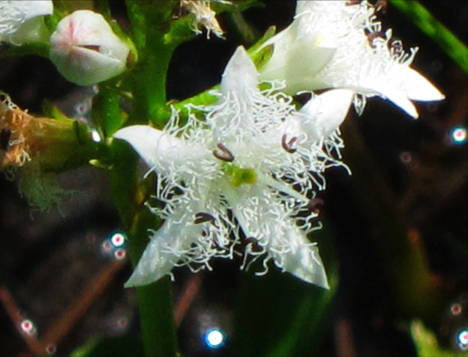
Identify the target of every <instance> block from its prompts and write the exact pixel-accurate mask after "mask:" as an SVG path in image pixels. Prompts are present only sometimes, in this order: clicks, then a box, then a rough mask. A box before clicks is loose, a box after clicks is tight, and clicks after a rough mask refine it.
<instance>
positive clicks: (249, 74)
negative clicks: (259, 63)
mask: <svg viewBox="0 0 468 357" xmlns="http://www.w3.org/2000/svg"><path fill="white" fill-rule="evenodd" d="M257 86H258V72H257V69H256V68H255V64H254V63H253V62H252V60H251V59H250V57H249V55H248V54H247V52H246V51H245V48H244V47H242V46H239V47H237V49H236V51H235V52H234V54H233V55H232V57H231V59H230V60H229V62H228V64H227V66H226V69H225V70H224V73H223V77H222V81H221V92H222V93H223V94H227V93H229V92H237V93H239V94H242V93H243V92H245V91H246V90H247V89H251V90H257Z"/></svg>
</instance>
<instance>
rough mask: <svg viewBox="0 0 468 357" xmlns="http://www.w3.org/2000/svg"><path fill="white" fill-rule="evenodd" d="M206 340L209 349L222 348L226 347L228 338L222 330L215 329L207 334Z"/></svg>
mask: <svg viewBox="0 0 468 357" xmlns="http://www.w3.org/2000/svg"><path fill="white" fill-rule="evenodd" d="M204 339H205V343H206V345H207V346H208V347H209V348H220V347H222V346H223V345H224V343H225V339H226V337H225V335H224V332H223V331H222V330H220V329H217V328H214V329H211V330H208V331H207V332H206V333H205V337H204Z"/></svg>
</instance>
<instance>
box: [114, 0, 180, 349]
mask: <svg viewBox="0 0 468 357" xmlns="http://www.w3.org/2000/svg"><path fill="white" fill-rule="evenodd" d="M126 4H127V10H128V16H129V19H130V22H131V25H132V40H133V43H134V44H135V47H136V50H137V52H138V62H137V64H136V66H135V67H134V68H133V70H132V74H131V75H132V80H133V82H132V87H133V88H132V94H133V103H132V111H131V113H130V116H129V118H128V120H127V124H136V123H143V124H147V123H148V122H150V121H152V122H153V123H154V124H156V125H158V126H162V125H164V122H163V121H164V120H165V119H166V117H165V113H166V112H167V111H168V110H167V106H166V73H167V69H168V67H169V62H170V59H171V56H172V52H173V51H174V49H175V46H174V45H171V46H169V45H167V44H166V43H165V41H164V36H165V34H166V33H167V32H168V31H169V29H170V24H171V14H172V9H173V7H174V5H175V4H176V1H175V0H171V1H147V0H144V1H141V0H126ZM122 145H124V146H122ZM112 146H113V147H115V148H114V150H115V151H114V152H115V154H116V155H115V156H114V157H115V159H114V165H113V167H112V170H111V186H112V189H113V193H114V200H115V202H116V205H117V207H118V209H119V212H120V214H121V216H122V221H123V223H124V225H125V227H126V229H127V231H128V233H129V254H130V258H131V260H132V263H133V265H134V266H135V265H136V264H137V263H138V261H139V259H140V257H141V255H142V254H143V252H144V250H145V248H146V245H147V243H148V231H147V230H148V228H157V227H159V225H160V221H159V220H158V218H157V217H156V216H155V215H153V214H152V213H151V212H150V211H149V210H148V209H147V207H146V206H145V205H144V204H143V203H144V202H145V201H146V200H147V199H148V196H149V195H150V193H151V191H152V190H151V188H152V187H154V182H150V180H148V179H146V180H144V181H141V180H140V179H139V178H138V172H137V163H138V160H137V158H136V154H135V153H134V152H133V151H131V149H130V147H129V146H128V145H126V144H124V143H122V142H121V143H115V144H113V145H112ZM130 152H131V154H130ZM132 155H133V156H132ZM170 288H171V286H170V282H169V280H168V278H167V277H166V278H163V279H160V280H159V281H158V282H156V283H153V284H150V285H147V286H142V287H138V288H137V289H136V291H137V296H138V305H139V309H140V319H141V329H142V338H143V343H144V349H145V355H146V357H175V356H177V354H178V352H177V351H178V350H177V340H176V332H175V331H176V330H175V325H174V316H173V306H172V297H171V289H170Z"/></svg>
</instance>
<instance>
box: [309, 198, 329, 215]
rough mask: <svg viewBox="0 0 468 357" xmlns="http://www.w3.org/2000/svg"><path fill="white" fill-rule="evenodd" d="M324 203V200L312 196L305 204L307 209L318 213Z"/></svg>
mask: <svg viewBox="0 0 468 357" xmlns="http://www.w3.org/2000/svg"><path fill="white" fill-rule="evenodd" d="M324 205H325V202H324V200H322V199H321V198H312V199H311V200H310V201H309V203H308V204H307V209H308V210H309V211H311V212H314V213H318V212H320V209H321V208H322V207H323V206H324Z"/></svg>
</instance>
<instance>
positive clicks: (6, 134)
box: [0, 129, 11, 152]
mask: <svg viewBox="0 0 468 357" xmlns="http://www.w3.org/2000/svg"><path fill="white" fill-rule="evenodd" d="M10 138H11V131H10V130H8V129H2V130H1V131H0V149H2V150H3V151H5V152H6V151H8V147H9V146H10Z"/></svg>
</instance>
